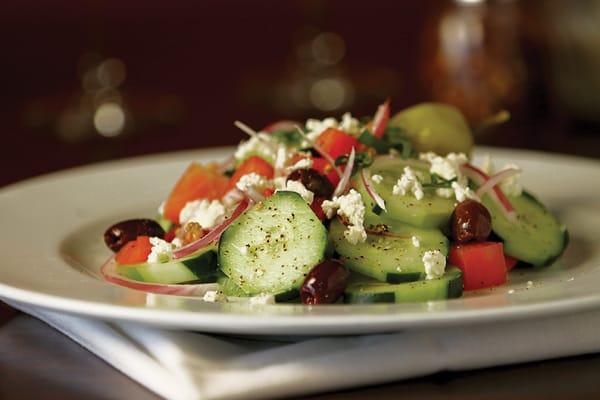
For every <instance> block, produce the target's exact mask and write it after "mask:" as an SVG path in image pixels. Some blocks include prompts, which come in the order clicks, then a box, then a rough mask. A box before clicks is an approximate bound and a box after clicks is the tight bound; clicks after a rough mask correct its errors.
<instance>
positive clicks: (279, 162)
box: [274, 145, 292, 171]
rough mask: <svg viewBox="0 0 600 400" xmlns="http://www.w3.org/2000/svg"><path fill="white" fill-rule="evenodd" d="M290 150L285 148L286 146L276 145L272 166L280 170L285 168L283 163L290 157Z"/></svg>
mask: <svg viewBox="0 0 600 400" xmlns="http://www.w3.org/2000/svg"><path fill="white" fill-rule="evenodd" d="M291 154H292V153H291V152H290V151H289V150H288V149H287V147H285V146H283V145H279V146H277V154H276V156H275V163H274V167H275V169H276V170H278V171H281V170H283V169H284V168H285V164H287V161H288V159H289V158H290V157H291Z"/></svg>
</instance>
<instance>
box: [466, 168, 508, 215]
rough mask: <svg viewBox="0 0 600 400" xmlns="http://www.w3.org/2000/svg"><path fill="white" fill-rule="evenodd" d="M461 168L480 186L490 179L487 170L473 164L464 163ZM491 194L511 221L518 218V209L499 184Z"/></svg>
mask: <svg viewBox="0 0 600 400" xmlns="http://www.w3.org/2000/svg"><path fill="white" fill-rule="evenodd" d="M460 168H461V171H462V173H463V174H465V175H466V176H467V177H468V178H470V179H472V180H473V181H474V182H475V183H476V184H477V185H478V186H479V187H481V186H483V185H484V184H485V183H486V182H487V181H488V180H489V179H490V177H489V176H488V175H487V174H486V173H485V172H483V171H482V170H480V169H479V168H477V167H475V166H473V165H472V164H469V163H467V164H463V165H461V166H460ZM489 195H490V197H491V198H492V200H493V201H494V202H495V203H496V204H498V206H500V210H501V211H502V213H503V214H504V216H505V217H506V218H507V219H508V220H509V221H514V220H515V219H516V218H517V212H516V210H515V209H514V207H513V206H512V204H510V201H509V200H508V198H506V196H505V195H504V192H503V191H502V190H501V189H500V188H499V187H498V186H494V188H493V190H492V191H491V192H490V193H489Z"/></svg>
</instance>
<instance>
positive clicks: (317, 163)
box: [313, 157, 340, 187]
mask: <svg viewBox="0 0 600 400" xmlns="http://www.w3.org/2000/svg"><path fill="white" fill-rule="evenodd" d="M313 169H314V170H316V171H317V172H319V173H320V174H321V175H324V176H325V177H326V178H327V179H329V182H331V184H332V185H333V187H336V186H337V185H338V183H339V182H340V176H339V175H338V173H337V172H335V169H334V168H333V167H332V166H331V164H329V162H328V161H327V160H326V159H324V158H322V157H315V158H313Z"/></svg>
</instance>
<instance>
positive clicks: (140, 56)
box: [0, 0, 600, 185]
mask: <svg viewBox="0 0 600 400" xmlns="http://www.w3.org/2000/svg"><path fill="white" fill-rule="evenodd" d="M599 21H600V0H578V1H567V0H562V1H561V0H546V1H544V0H540V1H516V0H515V1H509V0H504V1H501V0H496V1H485V0H455V1H442V0H437V1H436V0H423V1H417V0H414V1H402V2H400V1H395V0H371V1H368V2H365V1H356V2H348V1H341V0H340V1H317V0H294V1H275V0H270V1H252V2H249V1H231V0H229V1H214V0H209V1H203V2H194V1H179V2H168V1H156V2H151V3H148V2H142V1H140V0H132V1H128V2H126V3H123V2H121V1H115V0H106V1H102V2H101V1H82V2H71V1H66V0H61V1H38V2H34V1H30V0H27V1H15V0H7V1H5V2H3V6H2V13H0V37H1V38H2V42H3V44H2V62H1V63H0V80H1V83H2V86H1V87H2V95H0V110H1V111H0V116H1V117H2V119H1V122H2V127H1V129H2V133H1V134H2V143H3V144H4V148H5V149H8V150H9V151H5V152H4V154H3V157H2V168H1V169H0V185H4V184H7V183H10V182H13V181H16V180H19V179H23V178H26V177H29V176H33V175H37V174H41V173H44V172H49V171H53V170H57V169H60V168H65V167H69V166H75V165H80V164H85V163H90V162H96V161H101V160H109V159H114V158H121V157H127V156H133V155H140V154H147V153H156V152H166V151H173V150H181V149H189V148H195V147H206V146H217V145H232V144H235V143H237V142H238V141H239V140H240V139H242V138H243V134H242V133H241V132H239V131H238V130H236V129H235V128H234V127H233V125H232V121H234V120H236V119H239V120H243V121H245V122H246V123H248V124H249V125H250V126H252V127H255V128H258V129H259V128H261V127H263V126H265V125H267V124H269V123H270V122H273V121H276V120H280V119H297V120H303V119H306V118H308V117H324V116H326V115H334V116H339V115H341V114H342V113H343V112H344V111H346V110H349V111H352V113H353V114H354V115H358V116H363V115H371V114H372V113H373V112H374V110H375V109H376V106H377V105H378V104H379V103H381V102H382V101H383V100H384V99H385V98H387V97H390V98H391V99H392V106H393V109H395V110H398V109H400V108H402V107H405V106H408V105H410V104H412V103H415V102H420V101H430V100H431V101H442V102H448V103H452V104H454V105H456V106H458V107H460V108H461V109H462V110H463V112H464V113H465V115H466V116H467V117H468V119H469V121H470V123H471V124H472V127H473V129H474V130H475V132H476V135H477V136H476V141H477V142H478V143H480V144H488V145H500V146H509V147H523V148H534V149H541V150H546V151H560V152H567V153H574V154H581V155H586V156H592V157H600V74H599V73H598V71H600V23H599ZM501 111H508V113H510V115H511V119H510V121H509V122H507V123H505V124H503V125H501V126H499V127H494V128H493V129H491V128H490V124H489V123H488V122H489V121H490V117H491V116H497V117H498V118H503V117H504V116H506V115H507V114H506V113H504V114H498V113H499V112H501Z"/></svg>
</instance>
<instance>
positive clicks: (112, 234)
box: [104, 219, 165, 252]
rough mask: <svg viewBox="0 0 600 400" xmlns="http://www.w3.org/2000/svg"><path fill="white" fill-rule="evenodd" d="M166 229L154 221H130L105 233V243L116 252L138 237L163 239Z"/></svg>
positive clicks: (112, 227) (123, 222)
mask: <svg viewBox="0 0 600 400" xmlns="http://www.w3.org/2000/svg"><path fill="white" fill-rule="evenodd" d="M164 235H165V231H164V229H163V228H162V227H161V226H160V225H159V224H158V222H156V221H154V220H152V219H129V220H127V221H121V222H119V223H116V224H114V225H113V226H111V227H110V228H108V229H107V230H106V232H104V243H106V245H107V246H108V248H109V249H111V250H112V251H114V252H117V251H119V250H121V247H123V246H124V245H125V244H126V243H127V242H130V241H132V240H135V238H137V237H138V236H150V237H154V236H156V237H159V238H163V237H164Z"/></svg>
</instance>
